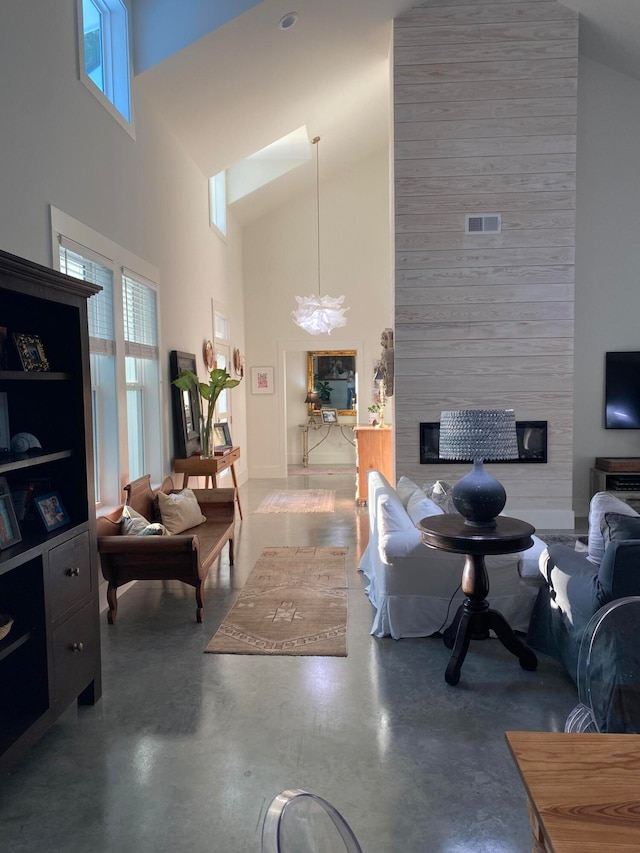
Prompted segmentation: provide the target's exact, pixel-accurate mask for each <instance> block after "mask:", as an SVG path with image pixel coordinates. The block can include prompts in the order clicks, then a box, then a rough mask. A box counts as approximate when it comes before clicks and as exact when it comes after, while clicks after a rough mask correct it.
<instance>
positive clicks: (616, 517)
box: [601, 512, 640, 548]
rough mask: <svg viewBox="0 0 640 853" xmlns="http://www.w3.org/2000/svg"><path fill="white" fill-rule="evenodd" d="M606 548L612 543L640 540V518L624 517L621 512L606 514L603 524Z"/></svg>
mask: <svg viewBox="0 0 640 853" xmlns="http://www.w3.org/2000/svg"><path fill="white" fill-rule="evenodd" d="M601 530H602V536H603V539H604V545H605V548H606V547H607V545H608V544H609V542H611V541H614V540H615V541H616V542H618V541H620V540H625V539H640V518H634V517H633V516H631V515H622V514H621V513H619V512H605V514H604V517H603V519H602V524H601Z"/></svg>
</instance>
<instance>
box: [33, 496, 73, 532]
mask: <svg viewBox="0 0 640 853" xmlns="http://www.w3.org/2000/svg"><path fill="white" fill-rule="evenodd" d="M33 502H34V504H35V505H36V507H37V510H38V513H39V515H40V518H41V519H42V523H43V524H44V526H45V528H46V529H47V532H49V531H50V530H56V528H58V527H62V526H63V525H64V524H69V522H70V521H71V519H70V518H69V516H68V515H67V511H66V509H65V508H64V507H63V506H62V501H61V499H60V495H59V494H58V493H57V492H48V493H47V494H46V495H38V496H37V497H35V498H34V499H33Z"/></svg>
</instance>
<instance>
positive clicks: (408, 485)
mask: <svg viewBox="0 0 640 853" xmlns="http://www.w3.org/2000/svg"><path fill="white" fill-rule="evenodd" d="M419 488H420V486H418V484H417V483H414V482H413V480H410V479H409V478H408V477H400V479H399V480H398V485H397V486H396V494H397V496H398V497H399V498H400V503H401V504H402V506H403V507H405V509H406V506H407V504H408V503H409V498H410V497H411V495H412V494H413V493H414V492H415V490H416V489H419Z"/></svg>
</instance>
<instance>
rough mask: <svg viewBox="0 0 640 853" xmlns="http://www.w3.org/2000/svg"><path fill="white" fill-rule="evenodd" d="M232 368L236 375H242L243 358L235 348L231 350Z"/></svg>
mask: <svg viewBox="0 0 640 853" xmlns="http://www.w3.org/2000/svg"><path fill="white" fill-rule="evenodd" d="M233 369H234V370H235V372H236V376H241V377H242V376H244V358H243V357H242V356H241V355H240V350H239V349H237V348H236V349H234V351H233Z"/></svg>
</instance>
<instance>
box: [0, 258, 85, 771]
mask: <svg viewBox="0 0 640 853" xmlns="http://www.w3.org/2000/svg"><path fill="white" fill-rule="evenodd" d="M97 291H98V288H97V287H94V286H93V285H89V284H86V283H85V282H82V281H79V280H76V279H73V278H70V277H68V276H65V275H62V274H60V273H57V272H55V271H53V270H50V269H48V268H47V267H42V266H40V265H38V264H34V263H32V262H30V261H25V260H23V259H21V258H18V257H15V256H14V255H9V254H7V253H4V252H0V435H1V436H2V437H3V439H4V440H3V441H2V447H0V478H1V479H0V492H2V491H4V493H5V494H6V493H7V491H8V493H9V495H10V498H11V504H10V506H11V507H12V508H13V509H14V511H15V515H16V517H15V519H14V518H13V517H12V513H11V512H10V511H9V512H8V513H7V503H6V501H3V500H2V499H1V496H0V519H2V524H0V540H2V546H3V547H0V613H7V614H9V615H10V616H12V617H13V620H14V621H13V624H12V626H11V630H10V631H9V633H8V634H7V636H6V637H4V638H3V639H2V640H0V767H2V769H3V770H4V769H6V768H8V767H9V765H10V764H11V763H13V762H14V761H15V760H16V759H17V758H18V757H19V756H20V755H21V754H23V752H24V751H25V750H26V749H27V748H28V747H29V746H30V745H31V744H32V743H34V742H35V741H36V740H37V739H38V738H39V737H40V736H41V735H42V734H43V733H44V732H45V731H46V730H47V729H48V728H49V727H50V726H51V725H52V724H53V723H54V722H55V720H56V719H57V717H58V716H59V715H60V714H61V713H62V712H63V711H64V710H65V709H66V708H67V707H68V706H69V705H70V704H71V703H72V702H73V701H76V700H77V701H78V702H79V703H85V704H87V703H94V702H96V701H97V700H98V699H99V698H100V693H101V677H100V632H99V618H98V560H97V547H96V533H95V500H94V489H93V446H92V421H91V382H90V374H89V338H88V326H87V302H88V299H89V297H90V296H92V295H93V294H94V293H96V292H97ZM16 335H17V336H18V341H17V342H16V337H15V336H16ZM34 343H35V346H36V349H34V351H33V356H34V357H33V359H32V360H29V358H28V357H27V358H24V352H22V356H21V347H22V349H23V350H24V347H25V346H31V345H32V344H34ZM42 356H44V360H43V358H42ZM25 367H26V369H25ZM43 368H44V369H43ZM7 419H8V425H9V435H10V436H15V435H16V434H18V433H26V434H28V435H30V436H35V437H36V439H37V443H38V444H39V445H40V446H39V447H38V446H28V447H24V446H21V445H16V446H14V447H13V448H11V446H9V447H6V446H5V445H7V444H9V442H7V441H6V425H7ZM3 424H4V428H3ZM45 494H54V495H55V496H56V498H57V499H59V501H60V502H61V503H62V506H63V507H64V510H65V515H64V516H61V517H60V519H54V520H53V523H52V524H50V525H49V529H47V525H46V524H45V523H44V521H43V519H42V517H41V516H40V513H39V512H37V511H36V507H35V503H34V500H33V498H34V496H38V495H39V496H42V495H45ZM3 512H4V513H6V516H5V517H4V518H3ZM14 525H15V526H17V531H15V530H12V528H13V526H14ZM7 529H8V533H7ZM16 532H17V533H18V537H16V536H15V535H14V534H15V533H16ZM15 538H19V541H17V542H13V540H14V539H15ZM11 542H13V544H9V543H11Z"/></svg>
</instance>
